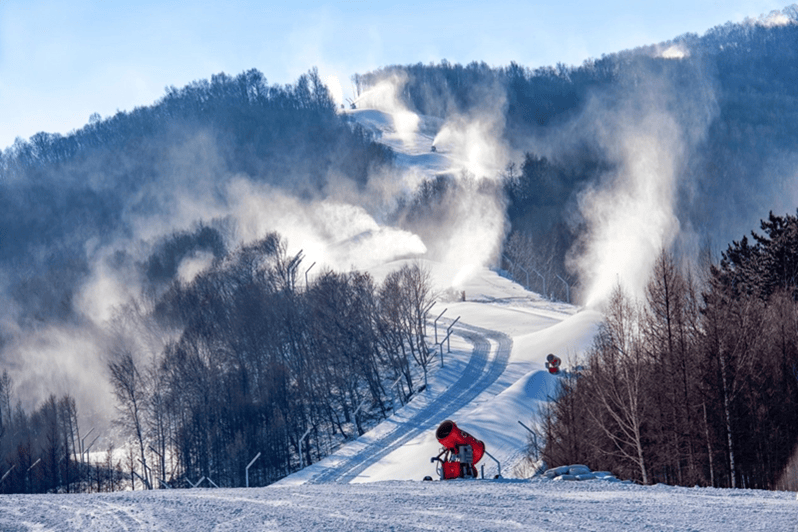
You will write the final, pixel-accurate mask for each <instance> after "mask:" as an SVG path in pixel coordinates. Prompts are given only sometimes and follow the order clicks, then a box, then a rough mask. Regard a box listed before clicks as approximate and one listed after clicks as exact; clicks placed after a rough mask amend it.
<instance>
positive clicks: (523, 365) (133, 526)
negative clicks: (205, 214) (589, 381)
mask: <svg viewBox="0 0 798 532" xmlns="http://www.w3.org/2000/svg"><path fill="white" fill-rule="evenodd" d="M351 114H352V116H353V118H354V119H355V120H357V121H358V122H359V123H361V124H363V125H364V126H365V127H367V128H368V129H370V130H371V131H373V132H374V133H375V135H376V136H377V137H378V138H379V139H380V140H381V141H383V142H385V143H387V144H389V145H390V146H392V148H393V149H394V150H395V151H397V152H398V153H399V162H400V165H401V166H403V167H404V168H407V169H410V170H415V171H417V172H419V173H425V174H426V175H430V174H435V173H438V172H452V171H456V170H457V169H458V168H466V167H468V166H469V165H471V164H472V163H473V162H474V161H464V160H463V159H462V157H461V156H460V154H462V153H463V146H462V145H461V144H458V143H457V142H456V139H455V140H451V139H452V137H451V136H449V137H446V138H448V141H449V142H450V143H449V144H447V143H446V142H443V143H441V144H440V145H438V144H437V143H436V140H435V139H436V138H438V137H439V136H440V132H441V131H442V130H443V129H444V125H442V124H439V123H437V122H436V121H434V120H432V119H425V118H423V117H417V116H415V115H413V116H408V115H406V114H404V113H403V112H402V110H393V111H392V112H388V111H385V110H382V111H378V110H373V109H372V110H368V109H366V110H359V111H356V112H353V113H351ZM433 145H436V150H435V151H432V150H431V147H432V146H433ZM401 264H402V261H394V262H390V263H388V264H383V265H380V266H377V267H373V268H370V272H371V273H372V274H373V276H374V277H375V278H376V280H377V281H381V280H382V278H384V277H385V275H387V274H388V272H390V271H392V270H394V269H395V268H397V267H399V266H400V265H401ZM422 264H423V265H424V266H425V267H426V268H427V269H428V270H429V271H430V274H431V277H432V282H433V284H434V288H435V290H436V293H437V294H438V297H437V300H436V303H435V305H434V306H433V307H432V308H431V310H430V311H429V313H428V325H427V327H428V343H429V344H433V343H435V339H436V335H437V339H438V341H440V340H442V339H443V337H444V336H445V334H446V330H447V329H448V328H451V330H452V331H453V335H452V337H451V341H450V343H446V344H440V345H439V346H438V347H437V349H438V355H437V356H436V358H435V362H434V364H433V365H432V369H431V373H430V376H429V384H428V386H427V387H426V389H425V390H424V391H423V392H421V393H419V394H417V395H416V397H414V398H413V400H412V401H411V402H410V403H409V404H407V405H406V406H405V407H404V408H402V409H400V410H398V411H397V412H396V413H395V414H394V415H393V416H392V417H390V418H389V419H387V420H386V421H384V422H383V423H381V424H380V425H378V426H377V427H376V428H374V429H373V430H372V431H370V432H368V433H366V434H365V435H364V436H362V437H361V438H359V439H358V440H356V441H353V442H351V443H349V444H347V445H345V446H343V447H341V448H340V449H338V450H337V451H336V452H334V453H333V454H332V455H330V456H329V457H327V458H326V459H324V460H322V461H320V462H318V463H315V464H312V465H310V466H309V467H306V468H305V469H303V470H302V471H299V472H298V473H295V474H293V475H291V476H289V477H287V478H285V479H283V480H282V481H280V482H279V483H277V484H275V485H272V486H270V487H267V488H253V489H210V488H199V489H185V490H159V491H149V492H143V491H137V492H123V493H111V494H91V495H35V496H24V495H11V496H2V497H0V530H4V531H5V530H8V531H27V530H85V531H90V530H164V531H166V530H175V531H182V530H186V531H188V530H220V531H221V530H313V531H316V530H421V529H424V530H441V531H442V530H512V529H524V530H557V531H562V530H643V529H645V530H697V531H699V530H700V531H727V530H798V525H796V516H798V501H796V500H795V495H794V494H792V493H785V492H764V491H762V492H758V491H751V490H734V491H731V490H718V489H699V488H694V489H685V488H672V487H666V486H662V485H657V486H648V487H643V486H636V485H632V484H622V483H611V482H607V481H602V480H592V481H583V482H568V481H558V480H548V479H541V478H539V477H538V478H534V479H530V478H529V477H530V475H531V471H530V468H529V467H524V466H523V463H522V461H523V459H524V456H525V447H526V444H527V437H528V432H527V431H526V430H525V428H524V427H522V426H521V424H520V423H519V421H520V422H522V423H526V424H528V423H529V422H530V419H531V418H532V417H533V415H534V412H535V410H536V409H537V407H538V405H539V403H540V402H541V401H545V400H547V397H548V396H549V395H550V394H551V393H552V392H553V391H554V389H555V385H556V382H557V379H558V377H556V376H552V375H550V374H549V373H548V372H547V371H546V369H545V367H544V363H545V361H546V356H547V355H548V354H549V353H554V354H556V355H558V356H560V357H561V358H562V359H563V361H564V363H565V365H566V366H567V365H568V362H569V360H573V359H575V358H576V357H577V356H578V355H579V354H581V353H582V352H583V351H584V350H585V349H586V348H587V347H588V346H589V345H590V343H591V341H592V338H593V336H594V334H595V331H596V328H597V325H598V323H599V321H600V318H601V316H600V314H599V313H598V312H596V311H593V310H585V309H579V308H576V307H573V306H571V305H566V304H564V303H557V302H552V301H549V300H547V299H544V298H542V297H541V296H539V295H538V294H534V293H531V292H529V291H527V290H525V289H524V288H523V287H521V286H520V285H518V284H516V283H514V282H512V281H510V280H508V279H506V278H504V277H501V276H500V275H499V274H497V273H496V272H494V271H491V270H489V269H487V268H485V267H483V266H479V265H478V264H468V263H467V262H460V263H452V262H449V263H445V262H439V261H432V260H424V261H423V262H422ZM436 319H437V331H436V324H435V320H436ZM441 351H442V352H443V354H442V357H441ZM445 419H452V420H454V421H456V423H457V424H458V425H459V426H460V427H461V428H463V429H464V430H466V431H468V432H469V433H471V434H472V435H474V436H475V437H477V438H478V439H480V440H482V441H483V442H484V443H485V445H486V449H487V451H488V452H489V453H490V454H491V455H492V456H493V457H495V459H496V460H497V461H498V462H499V464H500V467H501V476H502V477H503V478H502V479H500V480H474V481H465V480H456V481H448V482H423V481H422V479H423V478H424V477H425V476H427V475H430V476H433V477H434V476H435V466H434V464H432V463H430V458H431V457H432V456H435V455H437V454H438V452H439V448H440V445H439V444H438V442H437V440H436V439H435V437H434V429H435V427H437V425H438V424H439V423H440V422H441V421H443V420H445ZM499 464H497V463H495V462H494V461H492V460H491V459H490V458H489V457H487V456H486V457H485V458H483V460H482V462H480V463H479V464H478V466H484V474H485V477H486V478H491V479H492V478H493V477H494V475H496V474H498V473H499Z"/></svg>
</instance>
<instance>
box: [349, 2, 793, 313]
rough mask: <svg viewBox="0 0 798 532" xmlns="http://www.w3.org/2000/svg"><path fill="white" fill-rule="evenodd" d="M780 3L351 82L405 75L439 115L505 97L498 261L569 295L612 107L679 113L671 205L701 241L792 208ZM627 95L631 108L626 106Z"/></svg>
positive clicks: (788, 44) (786, 56)
mask: <svg viewBox="0 0 798 532" xmlns="http://www.w3.org/2000/svg"><path fill="white" fill-rule="evenodd" d="M781 13H782V14H783V16H784V17H786V18H787V20H788V21H789V22H787V23H785V24H783V25H772V24H766V23H762V22H757V21H753V20H749V21H746V22H745V23H740V24H733V23H727V24H725V25H722V26H718V27H715V28H712V29H710V30H709V31H707V32H706V33H705V34H704V35H702V36H699V35H696V34H685V35H682V36H679V37H676V38H675V39H673V40H672V41H668V42H665V43H660V44H657V45H650V46H643V47H640V48H637V49H633V50H627V51H623V52H619V53H616V54H607V55H603V56H602V57H600V58H595V59H589V60H587V61H585V62H584V64H582V65H579V66H568V65H563V64H557V65H556V66H542V67H537V68H530V67H526V66H523V65H518V64H515V63H513V64H510V65H509V66H505V67H491V66H488V65H487V64H485V63H479V62H473V63H470V64H468V65H460V64H452V63H449V62H447V61H445V60H444V61H442V62H441V63H439V64H421V63H418V64H415V65H394V66H386V67H384V68H382V69H379V70H376V71H374V72H370V73H366V74H362V75H358V76H355V78H354V81H355V83H356V86H357V87H359V88H360V90H367V89H368V88H369V87H372V86H374V85H375V84H377V83H379V82H380V81H382V80H384V79H391V78H394V79H400V80H402V83H403V85H402V90H401V91H400V93H399V96H400V98H401V99H402V101H403V102H404V104H405V105H406V106H407V107H408V108H409V109H411V110H414V111H416V112H419V113H422V114H428V115H431V116H438V117H447V116H451V115H457V114H461V115H465V116H474V117H480V116H481V114H480V113H482V112H483V111H484V109H485V108H488V109H494V108H496V107H498V108H499V109H500V111H501V112H502V113H503V116H502V119H503V128H502V131H501V134H502V135H503V137H504V139H505V142H506V143H507V145H508V146H510V147H511V148H512V149H513V150H515V153H516V154H517V155H516V157H515V158H514V160H513V162H512V165H511V166H510V167H509V168H508V169H507V171H506V172H505V173H506V175H505V176H504V182H505V188H506V194H507V199H508V209H507V213H508V218H509V221H510V224H511V227H512V230H511V232H510V234H509V235H508V237H507V241H506V242H505V244H506V247H505V254H506V255H507V256H508V258H509V259H510V261H511V262H510V263H507V262H505V263H504V264H503V267H505V268H506V269H507V270H510V269H511V268H512V264H516V265H521V266H524V267H525V268H526V269H527V270H530V269H535V270H536V271H538V272H540V273H541V274H542V276H543V278H544V279H541V278H540V277H539V276H537V275H535V276H533V279H532V280H531V284H532V287H533V288H534V289H536V290H538V291H543V287H544V286H545V287H546V288H547V290H548V291H549V293H550V294H551V295H553V296H555V297H557V298H559V299H562V300H565V299H566V297H567V294H566V290H565V288H564V286H563V284H562V283H560V282H559V281H558V280H557V276H558V275H559V276H560V277H562V278H564V279H567V280H568V281H569V283H570V284H572V285H574V284H576V283H577V282H578V280H579V279H578V276H577V275H576V274H575V272H574V270H573V268H572V267H571V266H570V265H569V264H568V262H569V261H568V259H569V251H571V253H573V251H574V250H575V249H578V246H579V245H580V244H579V240H580V238H581V237H582V236H583V235H584V233H585V221H584V220H583V219H582V218H581V217H580V216H579V214H578V204H579V201H580V198H581V195H582V194H583V193H584V192H585V191H587V190H589V189H591V187H593V186H595V185H597V184H600V183H601V182H602V179H603V178H604V176H606V175H611V174H612V172H613V170H614V169H615V168H614V167H615V166H616V165H617V161H616V160H614V159H613V158H612V157H610V156H609V154H608V153H607V146H606V145H604V144H603V143H602V142H601V140H600V138H599V137H600V135H599V134H598V132H600V131H601V128H603V127H611V124H612V122H613V117H615V116H623V118H622V119H620V120H623V121H626V122H628V123H634V122H635V121H642V120H643V119H644V118H645V112H646V107H647V106H650V105H651V104H655V105H660V106H661V107H662V109H664V111H666V112H667V113H668V114H669V115H670V116H671V117H673V119H674V120H675V121H676V122H677V123H679V124H681V126H682V128H683V131H682V133H683V136H684V141H683V142H684V144H685V147H686V153H684V154H682V155H681V157H682V158H683V161H682V164H681V165H680V167H679V169H678V174H677V176H676V179H677V181H678V187H677V190H676V196H677V201H676V206H675V210H676V214H677V216H678V219H679V221H680V223H681V227H682V228H683V229H684V230H685V231H686V232H687V233H688V234H694V235H697V236H698V239H699V240H701V239H703V240H705V241H711V242H712V243H713V245H714V246H717V247H718V248H719V249H720V248H722V246H723V245H724V244H725V243H726V242H729V241H730V240H731V239H733V238H737V235H739V234H740V233H742V232H744V231H746V230H748V228H750V227H752V226H754V225H755V224H756V223H757V221H758V220H759V219H760V218H762V217H763V216H764V215H765V214H766V213H767V212H768V211H769V210H773V209H776V210H781V211H784V212H786V211H789V210H791V209H792V208H793V206H792V205H791V204H790V203H789V200H787V201H784V198H789V197H791V193H790V190H791V184H792V182H793V180H794V171H792V170H791V169H792V168H794V166H795V163H796V158H795V150H794V147H795V145H796V142H798V126H797V125H796V124H798V99H796V96H795V91H794V90H793V89H792V87H794V86H795V83H796V81H797V80H798V55H796V46H795V43H796V42H798V24H797V23H796V21H798V8H796V6H790V7H788V8H786V9H784V10H782V12H781ZM666 51H673V53H674V54H676V58H674V56H673V55H669V54H666V53H665V52H666ZM641 91H642V92H643V94H642V96H641V95H640V94H639V93H640V92H641ZM648 92H651V93H653V94H655V96H656V98H655V99H654V100H653V101H649V100H648V99H647V98H649V97H650V95H649V94H647V93H648ZM635 94H637V95H638V96H635ZM635 98H638V99H635ZM596 101H600V102H601V105H600V106H599V107H600V110H599V111H596V109H595V107H596V104H595V102H596ZM497 102H498V104H497ZM627 104H628V106H630V107H632V111H631V112H627V114H626V115H622V114H621V113H622V112H623V111H624V109H625V105H627ZM596 124H598V126H596ZM607 124H610V125H607ZM611 142H614V139H613V140H611ZM774 201H776V202H779V205H773V203H774ZM530 244H534V245H532V246H530ZM677 244H680V245H681V244H684V242H677Z"/></svg>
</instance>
